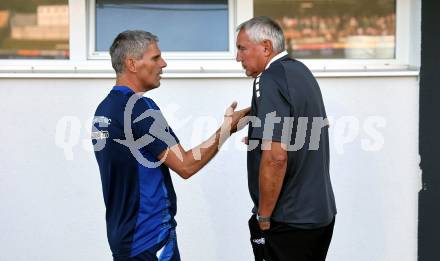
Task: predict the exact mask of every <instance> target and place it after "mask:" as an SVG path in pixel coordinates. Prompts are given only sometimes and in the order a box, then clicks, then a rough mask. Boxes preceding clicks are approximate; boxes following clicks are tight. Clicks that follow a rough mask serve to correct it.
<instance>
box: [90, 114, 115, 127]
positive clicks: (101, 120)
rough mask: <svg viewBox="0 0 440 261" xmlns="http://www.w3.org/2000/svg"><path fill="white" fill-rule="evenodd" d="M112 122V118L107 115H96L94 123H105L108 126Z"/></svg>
mask: <svg viewBox="0 0 440 261" xmlns="http://www.w3.org/2000/svg"><path fill="white" fill-rule="evenodd" d="M111 122H112V120H111V119H109V118H107V117H105V116H96V117H94V118H93V122H92V124H99V125H100V126H102V125H105V126H108V125H110V123H111Z"/></svg>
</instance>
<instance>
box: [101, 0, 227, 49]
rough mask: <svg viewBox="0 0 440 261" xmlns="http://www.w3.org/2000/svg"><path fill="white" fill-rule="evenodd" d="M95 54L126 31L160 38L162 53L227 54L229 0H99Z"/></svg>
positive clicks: (107, 46) (106, 47)
mask: <svg viewBox="0 0 440 261" xmlns="http://www.w3.org/2000/svg"><path fill="white" fill-rule="evenodd" d="M95 29H96V38H95V39H96V41H95V42H96V46H95V48H96V51H108V49H109V48H110V45H111V43H112V41H113V39H114V38H115V37H116V35H117V34H118V33H120V32H122V31H124V30H127V29H131V30H133V29H141V30H145V31H149V32H151V33H153V34H155V35H157V36H158V37H159V42H160V48H161V50H162V51H192V52H195V51H228V50H229V44H228V43H229V39H228V36H229V34H228V1H227V0H207V1H202V0H174V1H173V0H165V1H153V0H128V1H125V0H124V1H123V0H96V28H95Z"/></svg>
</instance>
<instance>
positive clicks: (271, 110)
mask: <svg viewBox="0 0 440 261" xmlns="http://www.w3.org/2000/svg"><path fill="white" fill-rule="evenodd" d="M254 92H255V93H254V98H255V105H256V115H255V116H257V117H258V119H259V120H260V121H261V127H259V128H253V130H252V133H251V135H250V138H253V139H262V140H271V141H277V142H281V141H282V136H283V124H284V121H285V119H286V117H290V115H291V105H290V103H289V97H288V94H287V83H286V81H285V77H284V74H276V73H272V72H271V71H265V72H263V74H262V76H261V77H260V78H257V79H256V81H255V88H254Z"/></svg>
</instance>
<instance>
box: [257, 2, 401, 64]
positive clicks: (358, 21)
mask: <svg viewBox="0 0 440 261" xmlns="http://www.w3.org/2000/svg"><path fill="white" fill-rule="evenodd" d="M254 15H255V16H260V15H265V16H269V17H272V18H274V19H276V20H277V21H278V23H279V24H280V25H281V26H282V27H283V30H284V33H285V38H286V46H287V49H288V50H289V51H290V52H291V54H292V56H294V57H297V58H303V59H304V58H305V59H317V58H318V59H394V58H396V1H395V0H357V1H348V0H320V1H311V0H290V1H286V0H254Z"/></svg>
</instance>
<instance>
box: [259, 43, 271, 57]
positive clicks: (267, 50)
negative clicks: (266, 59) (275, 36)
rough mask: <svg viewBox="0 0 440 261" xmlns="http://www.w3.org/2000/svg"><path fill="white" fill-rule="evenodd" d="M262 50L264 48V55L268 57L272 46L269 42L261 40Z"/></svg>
mask: <svg viewBox="0 0 440 261" xmlns="http://www.w3.org/2000/svg"><path fill="white" fill-rule="evenodd" d="M262 45H263V48H264V54H265V55H266V56H270V55H272V53H273V46H272V41H271V40H263V42H262Z"/></svg>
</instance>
